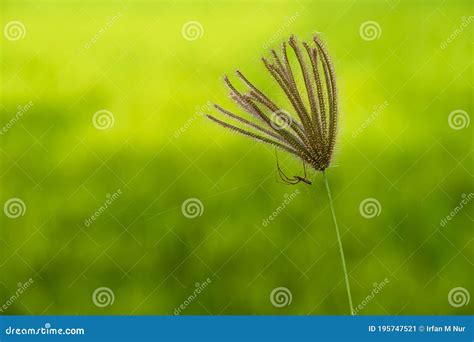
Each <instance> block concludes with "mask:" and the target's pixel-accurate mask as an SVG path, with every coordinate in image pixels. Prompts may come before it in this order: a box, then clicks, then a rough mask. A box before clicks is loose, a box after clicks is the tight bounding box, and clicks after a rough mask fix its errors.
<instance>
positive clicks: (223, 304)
mask: <svg viewBox="0 0 474 342" xmlns="http://www.w3.org/2000/svg"><path fill="white" fill-rule="evenodd" d="M0 6H1V22H0V23H1V29H2V37H1V40H0V44H1V45H0V49H1V50H0V70H1V73H0V74H1V81H0V84H1V85H0V86H1V88H0V96H1V98H0V103H1V104H0V125H1V126H2V129H1V132H0V204H1V206H2V209H3V210H2V211H1V212H0V214H1V215H0V305H2V306H1V307H0V309H1V311H2V312H1V313H2V314H94V315H95V314H99V315H100V314H164V315H167V314H170V315H171V314H173V313H176V309H177V308H180V310H178V311H179V313H180V314H204V315H207V314H276V315H281V314H296V315H300V314H301V315H306V314H348V313H349V307H348V301H347V296H346V290H345V287H344V276H343V272H342V265H341V261H340V257H339V250H338V248H337V240H336V233H335V230H334V226H333V223H332V220H331V212H330V210H329V207H328V198H327V195H326V193H325V189H324V186H323V183H322V177H321V174H315V173H312V174H311V178H312V179H313V180H314V184H313V185H312V186H307V185H305V184H299V185H296V186H288V185H284V184H281V183H279V182H277V181H276V173H275V170H276V166H275V157H274V151H273V149H272V148H270V147H268V146H264V145H261V144H258V143H256V142H254V141H251V140H247V139H244V138H241V137H239V136H237V135H235V134H229V133H228V132H226V131H224V130H222V129H221V128H220V127H218V126H216V125H214V124H213V123H212V122H209V121H207V120H206V119H205V118H204V117H203V113H208V112H214V111H213V110H212V109H210V106H209V103H211V102H217V103H220V104H223V105H225V106H227V107H228V108H231V109H233V110H236V111H237V110H238V109H237V108H236V107H235V105H233V104H232V103H231V100H230V99H229V98H228V96H227V90H226V89H225V86H224V84H223V82H222V76H223V75H224V74H229V75H230V76H231V77H232V79H233V80H235V77H234V71H235V70H236V69H239V70H241V71H243V72H244V73H245V74H246V76H247V77H248V78H249V79H251V80H252V81H254V82H255V83H256V84H257V85H258V86H259V87H261V88H262V89H264V90H265V92H266V93H268V94H270V95H271V96H272V98H274V99H276V100H277V101H278V100H279V99H283V94H282V93H281V92H280V91H279V90H278V87H277V85H276V84H275V82H274V80H273V79H272V78H271V76H270V75H269V74H268V73H267V72H266V71H265V68H264V66H263V64H262V63H261V61H260V57H261V56H268V50H269V49H270V48H275V47H278V46H279V44H280V43H281V42H282V41H284V40H286V39H288V37H289V36H290V35H291V34H292V33H293V34H296V35H297V36H298V37H300V39H302V40H303V39H305V40H307V39H310V38H311V36H312V35H314V34H319V35H320V36H321V37H322V39H323V40H324V41H325V42H326V45H327V48H328V49H329V51H330V53H331V55H332V57H333V59H334V64H335V68H336V73H337V77H338V84H339V92H340V109H341V118H340V131H339V135H338V141H337V153H336V156H335V158H334V162H333V164H332V166H331V168H330V169H329V170H328V177H329V181H330V183H331V187H332V192H333V195H334V197H335V207H336V208H335V209H336V212H337V216H338V219H339V222H340V225H341V229H342V234H343V236H342V240H343V244H344V247H345V253H346V260H347V267H348V270H349V273H350V282H351V286H352V295H353V300H354V305H355V306H357V307H359V309H358V314H472V313H473V304H472V301H473V300H474V299H472V298H471V301H469V297H470V296H472V295H474V286H473V285H474V280H473V276H472V274H473V259H474V242H473V217H474V214H473V211H472V209H473V203H472V202H470V201H471V198H472V196H473V194H472V193H473V192H474V191H473V178H472V175H473V174H472V166H473V154H472V151H473V150H472V146H473V139H472V137H473V135H472V127H473V124H472V123H471V124H469V121H470V118H471V116H472V114H473V112H474V111H473V101H472V94H473V93H472V91H473V72H472V62H473V54H472V38H473V27H474V18H473V16H472V14H473V13H472V5H471V4H470V1H468V0H466V1H458V0H454V1H451V0H450V1H438V0H436V1H409V0H401V1H399V0H386V1H382V0H380V1H275V2H273V1H255V2H251V1H216V0H209V1H173V2H172V1H106V0H103V1H41V0H39V1H33V0H31V1H18V0H3V1H2V3H1V5H0ZM236 82H237V80H236ZM237 83H238V82H237ZM96 113H98V114H96ZM94 117H95V118H96V119H97V118H99V119H100V122H99V121H97V120H94ZM280 163H281V164H282V166H283V168H284V169H285V171H286V172H287V173H288V174H290V175H292V174H301V173H302V168H301V164H300V163H299V162H298V161H296V160H294V159H293V158H291V157H289V156H286V155H284V154H283V153H280ZM189 199H192V201H194V203H195V204H196V207H195V208H197V213H196V214H197V216H196V217H187V216H195V215H194V214H193V212H189V211H186V210H183V203H185V202H186V201H187V200H189ZM366 199H370V200H371V201H372V203H374V204H375V209H376V213H375V215H367V214H366V213H364V211H363V210H361V203H365V202H364V200H366ZM186 203H189V201H188V202H186ZM191 203H193V202H191ZM283 206H284V208H282V207H283ZM188 209H191V210H192V209H193V208H192V207H191V208H188ZM275 213H276V214H275ZM270 215H272V216H273V217H274V218H273V220H272V221H270V222H269V223H268V224H266V223H264V222H265V220H266V219H267V218H268V217H269V216H270ZM91 216H94V217H95V220H91V219H90V218H91ZM365 216H373V217H365ZM447 216H449V221H448V220H447V221H446V222H445V223H443V222H444V221H442V220H443V219H445V218H446V217H447ZM88 219H89V221H88ZM104 288H105V289H104ZM279 288H284V289H279ZM20 289H21V291H19V290H20ZM275 289H276V290H275ZM280 290H282V291H283V296H286V298H284V299H285V300H284V303H283V304H284V305H282V306H281V307H280V305H274V304H275V302H273V303H272V292H273V293H274V291H280ZM101 291H103V292H102V293H100V292H101ZM98 295H99V296H98ZM112 299H113V300H112ZM290 299H291V300H290ZM277 304H278V303H277Z"/></svg>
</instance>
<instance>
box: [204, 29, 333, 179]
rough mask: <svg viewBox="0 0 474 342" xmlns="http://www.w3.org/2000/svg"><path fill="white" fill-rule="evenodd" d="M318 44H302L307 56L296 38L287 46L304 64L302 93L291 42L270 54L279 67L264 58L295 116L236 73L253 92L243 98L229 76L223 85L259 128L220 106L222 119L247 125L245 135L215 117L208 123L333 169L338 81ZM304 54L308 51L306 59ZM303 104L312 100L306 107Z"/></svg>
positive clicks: (318, 41) (320, 167)
mask: <svg viewBox="0 0 474 342" xmlns="http://www.w3.org/2000/svg"><path fill="white" fill-rule="evenodd" d="M313 43H314V46H311V45H310V44H308V43H306V42H303V43H302V46H303V47H304V49H303V50H302V49H301V47H300V43H299V42H298V40H297V38H296V37H295V36H293V35H292V36H291V37H290V39H289V40H288V45H289V46H290V47H291V50H293V53H294V55H295V57H296V61H297V62H298V64H299V69H300V72H301V74H302V78H303V81H304V88H305V89H304V91H300V89H299V88H298V84H297V81H296V78H295V73H294V72H295V71H293V69H292V67H291V65H290V59H289V56H288V53H287V48H286V42H283V43H282V45H281V52H280V54H278V53H277V52H276V51H275V50H274V49H272V50H271V51H270V53H271V55H272V58H273V60H274V62H270V61H268V60H267V59H266V58H265V57H262V62H263V64H264V65H265V68H266V69H267V71H268V72H269V73H270V75H271V76H272V77H273V79H274V80H275V81H276V82H277V84H278V86H279V87H280V88H281V90H282V91H283V93H284V94H285V96H286V98H287V100H288V101H289V102H290V104H291V106H292V112H293V115H292V114H291V112H289V111H286V110H284V109H283V108H282V107H281V106H280V105H278V102H279V101H275V100H272V99H271V98H270V97H269V96H267V95H266V94H265V93H264V92H263V91H261V90H260V89H259V88H258V87H256V86H255V85H254V84H253V83H251V82H250V81H249V80H248V79H247V78H246V77H245V76H244V75H243V73H242V72H240V71H239V70H237V71H236V75H237V77H238V78H239V79H240V80H241V81H242V82H243V83H244V84H245V85H246V87H247V89H248V92H246V93H241V92H239V91H238V90H237V89H236V88H235V87H234V86H233V84H232V83H231V81H230V80H229V78H228V77H227V76H224V83H225V84H226V86H227V88H228V89H229V91H230V96H231V98H232V99H233V100H234V101H235V102H236V103H237V104H238V105H239V107H241V108H242V109H243V110H244V112H246V113H248V114H250V116H251V117H252V118H253V119H254V120H256V122H253V121H250V120H247V119H245V118H243V117H242V116H240V115H237V114H235V113H233V112H231V111H228V110H226V109H224V108H222V107H220V106H219V105H215V108H216V109H217V110H218V111H219V112H220V113H222V114H223V115H225V116H226V117H228V118H230V119H232V120H234V121H236V123H238V124H240V125H243V126H244V127H245V129H244V128H241V127H238V126H235V125H233V124H230V123H227V122H225V121H222V120H220V119H217V118H215V117H214V116H212V115H207V117H208V118H209V119H211V120H212V121H214V122H215V123H217V124H219V125H220V126H222V127H224V128H226V129H228V130H230V131H232V132H236V133H238V134H241V135H244V136H247V137H249V138H252V139H254V140H257V141H259V142H263V143H266V144H270V145H273V146H275V147H278V148H280V149H282V150H285V151H287V152H289V153H290V154H292V155H294V156H296V157H298V158H299V159H301V160H303V162H305V163H308V164H310V165H311V166H312V167H313V168H314V169H315V170H318V171H323V170H324V169H326V168H327V167H328V166H329V165H330V163H331V158H332V155H333V152H334V146H335V142H336V135H337V123H338V105H337V101H338V97H337V87H336V76H335V71H334V66H333V64H332V62H331V59H330V57H329V53H328V52H327V49H326V47H325V46H324V44H323V43H322V41H321V39H320V38H319V37H318V36H314V37H313ZM303 51H306V55H307V56H306V57H305V55H304V54H303ZM304 98H307V99H308V101H307V102H306V103H305V101H304V100H303V99H304ZM307 104H309V107H308V106H307ZM281 123H283V125H282V124H281Z"/></svg>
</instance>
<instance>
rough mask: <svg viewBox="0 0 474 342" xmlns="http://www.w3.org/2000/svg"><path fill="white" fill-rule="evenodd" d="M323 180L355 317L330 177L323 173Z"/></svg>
mask: <svg viewBox="0 0 474 342" xmlns="http://www.w3.org/2000/svg"><path fill="white" fill-rule="evenodd" d="M323 178H324V183H325V184H326V190H327V192H328V197H329V206H330V207H331V213H332V220H333V221H334V226H335V227H336V234H337V241H338V243H339V252H340V253H341V259H342V268H343V270H344V277H345V280H346V290H347V297H348V298H349V306H350V308H351V315H355V312H354V308H353V306H352V296H351V287H350V285H349V275H348V274H347V268H346V260H345V258H344V250H343V248H342V241H341V234H340V233H339V226H338V224H337V220H336V212H335V211H334V204H333V202H332V196H331V190H330V189H329V182H328V177H327V176H326V172H325V171H323Z"/></svg>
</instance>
